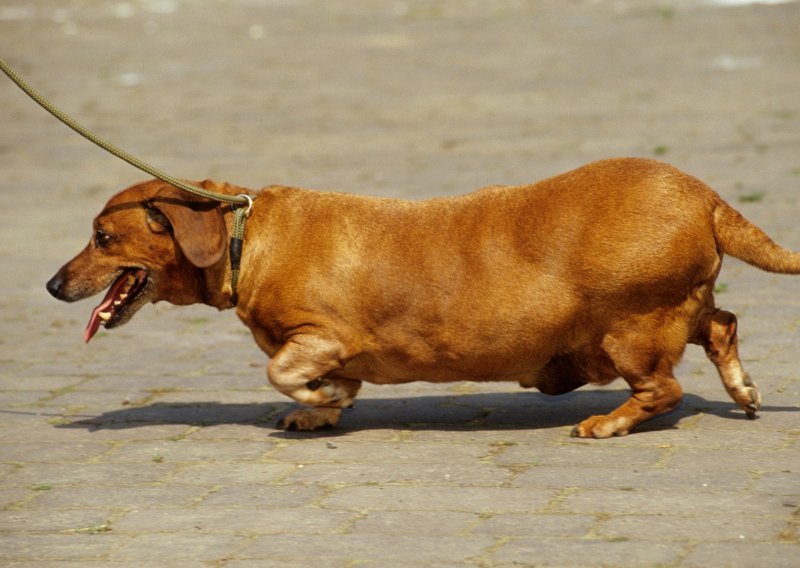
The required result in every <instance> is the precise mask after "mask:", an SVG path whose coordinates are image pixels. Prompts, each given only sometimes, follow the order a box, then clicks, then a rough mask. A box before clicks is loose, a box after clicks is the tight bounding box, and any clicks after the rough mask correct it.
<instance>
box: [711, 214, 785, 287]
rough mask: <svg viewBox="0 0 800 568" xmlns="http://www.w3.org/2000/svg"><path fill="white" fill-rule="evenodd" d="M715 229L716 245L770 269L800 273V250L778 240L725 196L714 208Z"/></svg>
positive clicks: (746, 260)
mask: <svg viewBox="0 0 800 568" xmlns="http://www.w3.org/2000/svg"><path fill="white" fill-rule="evenodd" d="M714 233H715V235H716V239H717V246H718V247H719V248H720V249H721V251H722V252H723V253H725V254H729V255H731V256H733V257H736V258H738V259H740V260H743V261H745V262H746V263H748V264H752V265H753V266H756V267H758V268H760V269H761V270H766V271H767V272H778V273H781V274H800V253H797V252H793V251H790V250H788V249H785V248H783V247H782V246H780V245H778V244H776V243H775V241H773V240H772V239H771V238H769V236H767V234H766V233H765V232H764V231H762V230H761V229H759V228H758V227H756V226H755V225H754V224H753V223H751V222H750V221H748V220H747V219H745V218H744V217H743V216H742V214H741V213H739V212H738V211H736V209H734V208H733V207H731V206H730V205H728V204H727V203H725V202H724V201H722V200H720V203H719V204H718V205H717V207H716V209H715V210H714Z"/></svg>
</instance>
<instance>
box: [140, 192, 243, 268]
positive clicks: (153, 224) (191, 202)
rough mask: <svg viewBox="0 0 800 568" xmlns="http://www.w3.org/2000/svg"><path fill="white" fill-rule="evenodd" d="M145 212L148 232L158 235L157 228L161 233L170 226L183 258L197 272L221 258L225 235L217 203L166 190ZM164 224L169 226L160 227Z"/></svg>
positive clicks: (226, 239)
mask: <svg viewBox="0 0 800 568" xmlns="http://www.w3.org/2000/svg"><path fill="white" fill-rule="evenodd" d="M146 209H147V224H148V225H149V226H150V229H151V230H153V231H154V232H159V230H158V228H159V226H160V227H163V229H164V230H169V228H170V226H171V228H172V235H173V236H174V237H175V240H176V241H177V242H178V246H180V247H181V250H182V251H183V254H184V255H186V258H188V259H189V262H191V263H192V264H194V265H195V266H197V267H198V268H208V267H209V266H212V265H213V264H216V263H217V262H218V261H219V260H220V259H221V258H222V256H223V255H224V254H225V245H226V243H227V241H228V231H227V229H226V228H225V221H224V219H223V218H222V211H221V210H220V207H219V203H217V202H215V201H211V200H209V199H203V198H201V197H195V196H194V195H192V194H190V193H186V192H185V191H182V190H180V189H178V188H175V187H171V186H170V187H166V188H164V189H162V190H161V191H159V192H158V193H157V194H156V196H155V198H153V199H151V200H150V201H149V202H148V203H147V206H146ZM165 221H167V222H168V223H169V226H167V227H164V222H165Z"/></svg>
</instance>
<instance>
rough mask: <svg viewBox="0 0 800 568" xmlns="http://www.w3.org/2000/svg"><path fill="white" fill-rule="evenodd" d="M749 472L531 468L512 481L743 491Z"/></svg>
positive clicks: (536, 484)
mask: <svg viewBox="0 0 800 568" xmlns="http://www.w3.org/2000/svg"><path fill="white" fill-rule="evenodd" d="M752 479H753V474H751V473H749V472H747V471H735V470H731V471H725V470H722V471H708V470H704V471H696V470H688V471H687V470H684V469H677V468H648V467H644V468H638V467H637V468H630V467H625V466H619V467H616V468H611V467H597V468H592V469H591V470H587V469H586V468H581V469H577V468H574V467H542V466H532V467H530V468H528V469H527V470H526V471H524V472H522V473H521V474H520V475H519V476H518V477H517V478H516V479H514V481H513V485H514V486H519V487H528V486H533V487H587V488H589V487H594V488H599V487H606V488H615V489H623V490H628V491H631V490H645V491H646V490H650V489H654V490H658V491H662V490H669V489H674V490H679V491H686V490H687V489H688V490H695V491H722V490H724V491H743V490H744V489H746V488H747V487H748V486H749V485H750V484H751V482H752Z"/></svg>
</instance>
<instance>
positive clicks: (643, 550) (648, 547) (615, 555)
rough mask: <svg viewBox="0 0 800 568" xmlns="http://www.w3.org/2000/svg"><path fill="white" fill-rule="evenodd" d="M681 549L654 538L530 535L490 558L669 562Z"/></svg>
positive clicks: (549, 562) (504, 561)
mask: <svg viewBox="0 0 800 568" xmlns="http://www.w3.org/2000/svg"><path fill="white" fill-rule="evenodd" d="M577 542H580V546H577ZM682 549H683V547H682V546H680V545H671V544H661V543H654V542H626V541H605V540H581V541H569V540H564V539H552V538H540V539H534V538H530V539H525V540H516V539H515V540H513V541H512V542H509V543H507V544H505V545H503V546H502V547H500V549H499V550H497V551H496V552H494V553H493V554H492V555H491V558H492V561H493V562H494V563H496V565H500V566H509V565H514V564H517V565H519V564H521V565H526V564H528V565H535V566H575V567H578V566H597V565H600V566H659V565H660V566H672V565H674V564H675V563H676V562H677V561H678V559H679V558H680V556H681V553H682Z"/></svg>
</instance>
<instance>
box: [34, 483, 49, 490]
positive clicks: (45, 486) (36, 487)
mask: <svg viewBox="0 0 800 568" xmlns="http://www.w3.org/2000/svg"><path fill="white" fill-rule="evenodd" d="M52 488H53V486H52V485H50V484H49V483H41V484H39V485H34V486H33V487H31V489H33V490H34V491H50V490H51V489H52Z"/></svg>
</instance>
